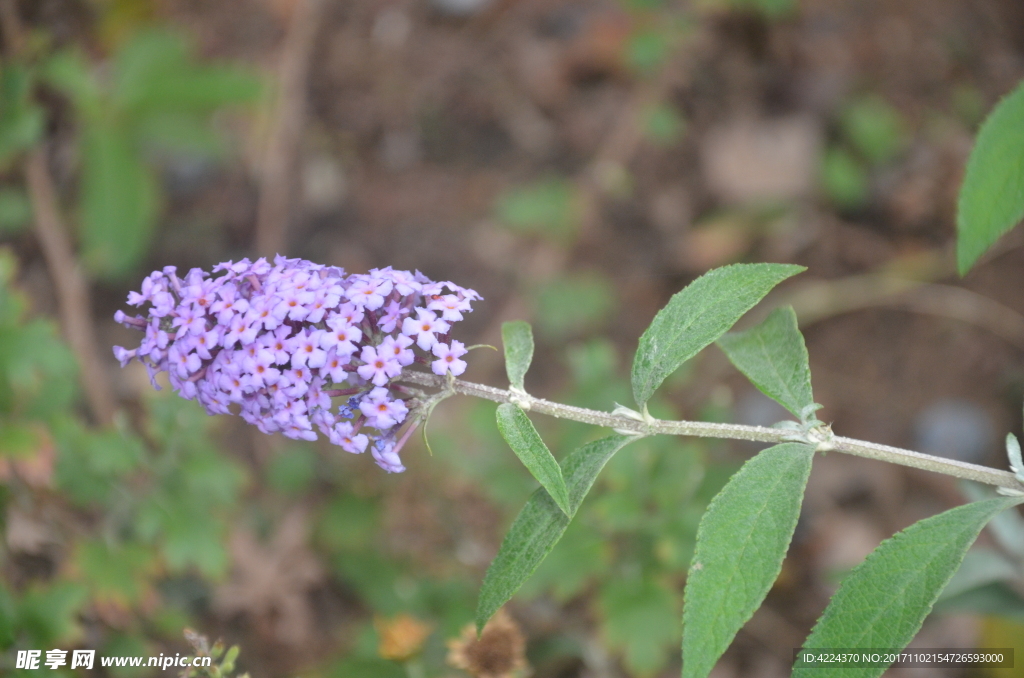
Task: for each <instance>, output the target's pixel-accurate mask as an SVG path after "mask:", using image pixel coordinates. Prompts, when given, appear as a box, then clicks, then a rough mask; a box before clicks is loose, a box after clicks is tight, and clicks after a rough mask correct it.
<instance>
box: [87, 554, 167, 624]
mask: <svg viewBox="0 0 1024 678" xmlns="http://www.w3.org/2000/svg"><path fill="white" fill-rule="evenodd" d="M74 564H75V568H76V569H77V571H78V572H79V574H80V576H81V579H82V580H83V583H85V584H86V586H88V587H89V591H90V593H91V594H92V596H93V598H94V599H98V600H100V601H103V602H113V603H115V604H118V605H121V606H122V607H125V608H127V607H130V606H132V605H135V604H137V603H138V602H140V601H141V599H142V595H143V593H145V591H146V589H147V588H148V581H147V580H148V578H149V577H151V576H153V575H155V574H156V572H157V568H158V563H157V560H156V554H155V553H154V552H153V550H152V549H150V548H149V547H148V546H145V545H143V544H131V543H126V544H119V545H115V546H112V545H110V544H107V543H105V542H102V541H98V540H86V541H83V542H82V543H80V544H79V545H78V547H77V549H76V552H75V555H74Z"/></svg>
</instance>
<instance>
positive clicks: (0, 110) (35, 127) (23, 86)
mask: <svg viewBox="0 0 1024 678" xmlns="http://www.w3.org/2000/svg"><path fill="white" fill-rule="evenodd" d="M31 94H32V74H31V73H30V72H29V70H28V69H27V68H25V67H24V66H22V65H21V64H16V63H11V62H8V63H6V64H4V65H3V67H2V68H0V168H3V167H5V166H6V164H7V163H8V162H9V161H10V159H11V158H12V157H13V156H14V155H15V154H16V153H19V152H21V151H24V150H25V149H28V148H31V147H32V146H33V145H35V143H36V142H37V141H38V140H39V138H40V137H41V136H42V133H43V111H42V110H41V109H40V108H39V107H38V106H36V105H35V104H33V103H32V100H31Z"/></svg>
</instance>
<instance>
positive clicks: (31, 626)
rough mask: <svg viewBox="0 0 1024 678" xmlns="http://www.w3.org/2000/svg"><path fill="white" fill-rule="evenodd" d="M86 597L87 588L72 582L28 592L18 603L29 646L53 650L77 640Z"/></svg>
mask: <svg viewBox="0 0 1024 678" xmlns="http://www.w3.org/2000/svg"><path fill="white" fill-rule="evenodd" d="M86 597H87V594H86V589H85V587H83V586H81V585H80V584H73V583H71V582H68V581H58V582H56V583H54V584H51V585H48V586H40V587H35V588H31V589H29V590H28V591H26V592H25V593H24V594H23V595H22V596H21V600H19V601H18V625H19V626H20V628H21V630H22V631H23V632H24V633H25V634H26V635H27V636H28V642H27V645H28V646H29V647H39V648H42V647H47V648H49V647H52V646H53V645H55V644H57V643H61V642H68V641H72V640H74V638H75V636H76V635H77V634H78V632H79V627H78V619H77V617H78V611H79V609H80V608H81V607H82V605H83V604H84V603H85V601H86Z"/></svg>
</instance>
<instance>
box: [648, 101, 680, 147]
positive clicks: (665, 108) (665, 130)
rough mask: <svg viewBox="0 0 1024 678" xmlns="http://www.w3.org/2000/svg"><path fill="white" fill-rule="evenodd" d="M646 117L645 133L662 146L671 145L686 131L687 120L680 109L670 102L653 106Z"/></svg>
mask: <svg viewBox="0 0 1024 678" xmlns="http://www.w3.org/2000/svg"><path fill="white" fill-rule="evenodd" d="M644 118H645V119H644V133H645V134H646V135H647V138H648V139H650V140H651V141H653V142H654V143H656V144H659V145H661V146H671V145H672V144H674V143H676V142H677V141H679V140H680V139H681V138H682V136H683V134H685V133H686V121H685V120H683V117H682V116H681V115H680V114H679V111H677V110H676V109H675V107H674V106H670V105H669V104H659V105H657V106H653V107H651V108H650V109H648V110H647V112H646V115H645V116H644Z"/></svg>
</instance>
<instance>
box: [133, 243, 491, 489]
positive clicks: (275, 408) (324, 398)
mask: <svg viewBox="0 0 1024 678" xmlns="http://www.w3.org/2000/svg"><path fill="white" fill-rule="evenodd" d="M218 272H222V275H219V276H218V277H211V276H208V275H207V274H206V272H205V271H203V270H201V269H198V268H194V269H192V270H191V271H189V273H188V275H186V276H185V277H184V278H179V277H178V276H177V274H176V269H175V267H173V266H168V267H167V268H165V269H164V270H162V271H154V272H153V273H152V274H151V275H149V276H148V277H147V278H146V279H145V280H143V282H142V290H141V292H132V293H130V294H129V295H128V303H129V304H131V305H132V306H143V305H144V304H147V303H148V304H149V308H148V312H147V315H146V316H145V317H143V316H139V315H137V316H128V315H126V314H124V313H123V312H121V311H118V312H117V313H116V314H115V315H114V319H115V320H116V321H117V322H119V323H121V324H123V325H125V326H126V327H132V328H135V329H139V330H142V331H144V332H145V333H146V336H145V338H144V339H143V340H142V343H141V345H140V346H139V347H138V348H137V349H135V350H128V349H125V348H123V347H121V346H115V347H114V355H115V356H116V357H117V359H118V360H119V361H120V362H121V366H122V367H124V366H125V365H127V364H128V363H129V362H131V360H132V359H133V358H137V359H138V360H139V361H140V362H142V364H143V365H145V366H146V369H147V370H148V371H149V376H150V381H151V382H152V383H153V386H154V387H156V388H159V386H157V384H156V380H155V378H156V375H157V374H158V373H159V372H163V371H166V372H167V373H168V377H169V379H170V382H171V385H172V386H173V387H174V388H175V390H177V392H178V393H179V394H180V395H181V397H183V398H187V399H190V400H192V399H194V400H198V401H199V402H200V403H201V404H202V405H203V406H204V407H205V408H206V411H207V412H208V413H210V414H229V413H231V412H232V406H233V405H235V406H236V408H235V409H237V410H238V413H239V414H240V415H241V416H242V418H243V419H245V420H246V421H247V422H249V423H250V424H254V425H255V426H256V427H258V428H259V429H260V430H261V431H263V432H264V433H275V432H281V433H283V434H284V435H286V436H288V437H290V438H297V439H303V440H316V439H317V433H316V430H315V429H319V430H320V431H321V432H323V433H324V435H326V436H328V438H329V439H330V441H331V443H333V444H335V445H338V446H340V447H341V448H343V449H345V450H347V451H348V452H352V453H355V454H358V453H361V452H364V451H365V450H366V448H367V447H370V449H371V451H372V454H373V457H374V459H375V460H376V461H377V464H378V465H380V466H381V467H382V468H384V469H385V470H387V471H388V472H392V473H396V472H400V471H404V470H405V467H404V466H403V465H402V461H401V459H400V458H399V456H398V451H399V450H400V449H401V447H402V445H403V444H404V443H405V441H406V440H407V439H408V438H409V435H410V434H411V433H412V431H413V429H414V428H415V427H416V422H413V423H411V424H410V425H409V426H408V427H407V428H406V430H405V432H404V433H403V434H402V435H401V436H399V431H400V429H401V426H402V423H403V422H404V421H406V418H407V416H408V415H409V411H410V405H412V406H413V407H415V403H411V402H410V401H409V399H407V398H406V399H403V398H402V397H401V396H402V395H403V394H404V390H403V389H402V387H400V386H398V385H397V384H394V383H393V381H394V380H395V379H396V378H397V377H399V375H401V373H402V368H404V367H406V366H408V365H411V364H413V363H414V362H418V363H422V364H429V365H430V367H431V369H432V370H433V372H434V373H435V374H438V375H445V374H449V373H450V374H452V375H455V376H457V375H459V374H462V373H463V372H464V371H465V369H466V363H465V361H464V360H462V356H463V355H465V353H466V347H465V346H464V345H463V344H462V342H460V341H457V340H455V339H452V338H451V335H450V330H451V326H452V324H453V323H456V322H458V321H459V320H462V317H463V314H464V313H468V312H470V311H471V310H472V309H471V308H470V302H471V301H473V300H476V299H480V296H479V295H478V294H477V293H476V292H474V291H473V290H470V289H464V288H462V287H459V286H458V285H455V284H454V283H451V282H434V281H432V280H429V279H427V278H426V277H425V276H424V275H423V274H421V273H420V272H419V271H417V272H416V273H410V272H409V271H395V270H392V268H391V267H390V266H389V267H388V268H383V269H374V270H372V271H370V272H369V273H368V274H365V275H355V274H353V275H346V274H345V272H344V270H342V269H340V268H337V267H332V266H320V265H318V264H314V263H312V262H309V261H305V260H301V259H285V258H284V257H281V256H280V255H279V256H277V257H276V258H275V259H274V263H273V265H271V264H270V263H269V262H268V261H267V260H266V259H259V260H257V261H255V262H250V261H249V260H248V259H243V260H242V261H239V262H230V261H229V262H227V263H223V264H219V265H217V266H216V267H215V268H214V273H215V274H216V273H218ZM416 348H418V349H419V350H420V352H421V354H420V355H418V354H417V352H416V350H415V349H416ZM424 354H425V355H424ZM335 397H346V398H347V400H346V402H345V404H343V405H341V406H340V407H338V408H336V409H335V408H334V406H333V404H332V398H335ZM368 429H376V431H377V433H373V432H372V431H370V435H367V432H368Z"/></svg>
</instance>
